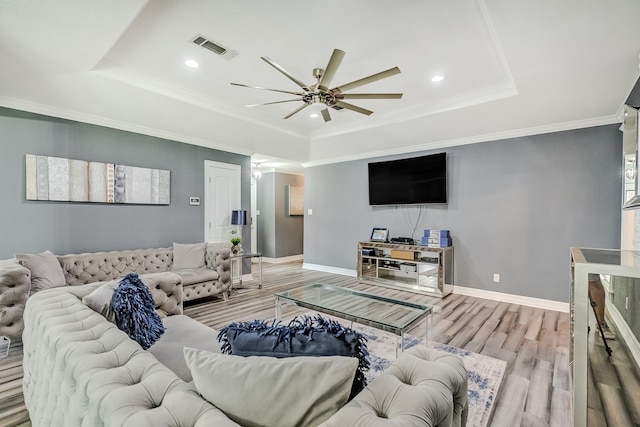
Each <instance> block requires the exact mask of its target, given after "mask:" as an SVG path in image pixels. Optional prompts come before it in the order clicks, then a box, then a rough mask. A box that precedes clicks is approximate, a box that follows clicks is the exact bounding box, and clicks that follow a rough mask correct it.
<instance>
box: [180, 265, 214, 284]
mask: <svg viewBox="0 0 640 427" xmlns="http://www.w3.org/2000/svg"><path fill="white" fill-rule="evenodd" d="M173 273H174V274H177V275H178V276H180V277H181V278H182V284H183V285H184V286H188V285H193V284H195V283H204V282H212V281H214V280H218V277H220V276H219V275H218V272H217V271H214V270H209V269H207V268H183V269H181V270H174V271H173Z"/></svg>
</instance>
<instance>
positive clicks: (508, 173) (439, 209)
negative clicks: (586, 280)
mask: <svg viewBox="0 0 640 427" xmlns="http://www.w3.org/2000/svg"><path fill="white" fill-rule="evenodd" d="M618 128H619V126H618V125H610V126H601V127H595V128H588V129H580V130H575V131H566V132H558V133H552V134H544V135H536V136H530V137H522V138H516V139H511V140H502V141H494V142H486V143H481V144H472V145H465V146H458V147H451V148H447V149H441V150H434V151H424V152H418V153H413V154H411V155H402V156H393V157H386V158H376V159H375V161H379V160H387V159H395V158H402V157H415V156H419V155H424V154H431V153H437V152H443V151H446V152H447V167H448V196H449V203H448V204H447V205H440V206H437V205H429V206H427V207H425V208H423V209H422V212H421V215H422V216H421V217H420V208H419V207H415V206H412V207H396V206H390V207H373V206H370V205H369V203H368V178H367V164H368V161H367V160H360V161H352V162H345V163H339V164H331V165H324V166H317V167H311V168H307V169H305V209H307V208H312V209H313V216H305V221H306V223H305V236H304V254H305V262H306V263H310V264H318V265H325V266H332V267H338V268H345V269H352V270H355V266H356V249H357V246H356V245H357V242H358V241H362V240H368V239H369V236H370V234H371V229H372V228H373V227H386V228H389V229H390V235H391V236H392V237H394V236H409V237H411V236H412V234H414V233H413V232H412V229H413V228H414V227H415V228H416V232H415V235H414V237H415V238H420V236H421V235H422V232H423V230H424V229H426V228H436V229H449V230H451V234H452V237H453V244H454V247H455V248H454V253H455V257H454V259H455V261H454V264H455V275H454V278H455V283H456V284H459V285H462V286H467V287H472V288H477V289H485V290H491V291H496V292H503V293H509V294H516V295H522V296H529V297H535V298H543V299H549V300H555V301H562V302H568V301H569V282H570V277H569V248H570V247H571V246H585V247H602V248H619V247H620V212H621V192H622V190H621V189H622V133H621V132H620V131H619V130H618ZM419 218H420V221H418V219H419ZM409 224H411V225H409ZM416 224H417V226H416ZM493 273H499V274H500V283H493V281H492V280H493Z"/></svg>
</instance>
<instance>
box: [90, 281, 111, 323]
mask: <svg viewBox="0 0 640 427" xmlns="http://www.w3.org/2000/svg"><path fill="white" fill-rule="evenodd" d="M119 284H120V281H119V280H111V281H109V282H106V283H104V284H103V285H101V286H100V287H98V288H97V289H94V290H93V291H92V292H91V293H90V294H89V295H86V296H85V297H84V298H82V303H83V304H84V305H86V306H88V307H89V308H91V309H92V310H93V311H95V312H96V313H99V314H101V315H103V316H104V317H105V319H107V320H108V321H109V322H111V323H116V314H115V313H114V312H113V310H112V309H111V299H112V298H113V291H115V290H116V288H117V287H118V285H119Z"/></svg>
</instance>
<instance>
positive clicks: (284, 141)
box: [0, 0, 640, 171]
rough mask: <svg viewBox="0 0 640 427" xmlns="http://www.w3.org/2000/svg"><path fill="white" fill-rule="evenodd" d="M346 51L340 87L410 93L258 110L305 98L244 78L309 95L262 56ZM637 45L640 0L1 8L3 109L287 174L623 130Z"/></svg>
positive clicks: (289, 58)
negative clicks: (588, 130)
mask: <svg viewBox="0 0 640 427" xmlns="http://www.w3.org/2000/svg"><path fill="white" fill-rule="evenodd" d="M196 35H203V36H205V37H207V38H210V39H212V40H214V41H216V42H218V43H220V44H222V45H224V46H226V47H227V48H229V49H232V50H235V51H237V52H238V55H237V56H236V57H235V58H233V59H231V60H227V59H224V58H221V57H219V56H217V55H216V54H214V53H212V52H210V51H208V50H206V49H203V48H202V47H199V46H196V45H195V44H193V43H192V42H191V40H192V39H193V37H194V36H196ZM334 48H339V49H341V50H344V51H345V52H346V56H345V58H344V60H343V61H342V64H341V66H340V67H339V69H338V71H337V73H336V75H335V78H334V79H333V84H332V86H338V85H341V84H344V83H347V82H351V81H353V80H357V79H359V78H362V77H366V76H368V75H370V74H374V73H377V72H379V71H383V70H386V69H388V68H391V67H394V66H398V67H399V68H400V69H401V71H402V73H401V74H399V75H396V76H393V77H389V78H387V79H384V80H380V81H378V82H375V83H371V84H369V85H366V86H362V87H360V88H357V89H354V90H352V91H350V92H352V93H366V92H403V93H404V96H403V97H402V99H400V100H349V102H350V103H353V104H356V105H358V106H361V107H364V108H367V109H370V110H373V111H374V113H373V114H372V115H370V116H365V115H362V114H359V113H356V112H353V111H349V110H340V111H336V110H331V115H332V118H333V120H332V121H331V122H328V123H324V121H323V120H322V118H316V119H312V118H310V117H309V112H308V109H307V110H303V111H302V112H300V113H298V114H296V115H294V116H293V117H291V118H290V119H287V120H284V119H283V117H284V116H286V115H287V114H289V113H290V112H291V111H293V110H294V109H295V108H296V107H297V106H298V105H301V103H300V104H299V103H297V102H290V103H283V104H276V105H267V106H261V107H255V108H246V107H245V105H247V104H259V103H265V102H272V101H280V100H286V99H292V98H295V97H294V96H292V95H287V94H283V93H278V92H271V91H263V90H257V89H250V88H243V87H237V86H232V85H230V83H231V82H236V83H243V84H248V85H255V86H261V87H266V88H273V89H282V90H287V91H298V90H299V87H298V86H296V85H295V84H294V83H293V82H292V81H291V80H289V79H287V78H286V77H285V76H284V75H283V74H281V73H279V72H278V71H277V70H275V69H274V68H272V67H271V66H270V65H268V64H267V63H266V62H264V61H262V60H261V59H260V57H261V56H267V57H269V58H271V59H272V60H273V61H275V62H276V63H278V64H279V65H280V66H282V67H284V68H285V69H286V70H287V71H288V72H289V73H291V74H293V75H294V76H296V77H297V78H298V79H300V80H303V81H304V82H306V83H308V84H312V83H314V82H315V81H314V79H313V76H312V70H313V68H324V67H325V66H326V64H327V62H328V60H329V57H330V56H331V52H332V51H333V49H334ZM639 53H640V2H639V1H637V0H607V1H604V0H561V1H558V0H538V1H534V0H529V1H513V0H484V1H482V0H475V1H472V0H449V1H435V0H429V1H425V0H404V1H401V2H399V1H389V0H386V1H385V0H351V1H338V0H324V1H321V2H318V1H305V0H271V1H248V0H216V1H212V0H182V1H178V0H162V1H159V0H158V1H154V0H152V1H144V0H91V1H87V0H57V1H55V2H52V1H42V0H39V1H36V0H21V1H18V0H0V64H2V65H1V66H0V105H2V106H6V107H10V108H16V109H21V110H26V111H32V112H36V113H42V114H48V115H52V116H56V117H63V118H68V119H73V120H78V121H82V122H88V123H94V124H99V125H105V126H110V127H114V128H118V129H124V130H130V131H134V132H139V133H144V134H150V135H154V136H160V137H165V138H170V139H175V140H178V141H183V142H186V143H192V144H198V145H203V146H207V147H212V148H219V149H223V150H227V151H232V152H238V153H241V154H246V155H251V156H253V158H254V159H255V160H257V161H260V162H261V163H263V166H267V167H277V168H279V169H281V170H289V171H295V170H298V169H299V165H300V163H304V164H305V165H317V164H323V163H329V162H333V161H343V160H350V159H357V158H365V157H372V156H377V155H385V154H393V153H402V152H410V151H416V150H422V149H430V148H441V147H447V146H451V145H457V144H466V143H474V142H481V141H487V140H495V139H501V138H508V137H512V136H519V135H526V134H534V133H542V132H550V131H556V130H564V129H573V128H580V127H586V126H592V125H599V124H607V123H615V122H618V121H620V114H621V107H622V104H623V103H624V100H625V99H626V97H627V96H628V94H629V92H630V91H631V88H632V87H633V85H634V83H635V81H636V80H637V78H638V74H639V70H638V64H639V59H638V54H639ZM189 58H191V59H195V60H197V61H198V62H199V63H200V67H199V68H197V69H189V68H187V67H185V66H184V60H185V59H189ZM435 74H442V75H443V76H445V80H444V81H442V82H440V83H432V82H431V77H432V76H433V75H435ZM292 165H293V166H292Z"/></svg>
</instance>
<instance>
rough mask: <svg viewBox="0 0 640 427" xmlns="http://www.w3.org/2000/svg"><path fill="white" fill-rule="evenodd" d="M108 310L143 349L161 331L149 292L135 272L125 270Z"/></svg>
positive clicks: (156, 338)
mask: <svg viewBox="0 0 640 427" xmlns="http://www.w3.org/2000/svg"><path fill="white" fill-rule="evenodd" d="M111 310H113V312H114V314H115V318H116V325H117V326H118V328H120V329H121V330H123V331H124V332H126V333H127V335H129V338H131V339H132V340H134V341H136V342H137V343H138V344H140V346H142V348H143V349H145V350H146V349H148V348H149V347H151V346H152V345H153V343H155V342H156V341H157V340H158V339H160V337H161V336H162V334H164V326H163V325H162V319H160V316H159V315H158V313H156V304H155V302H154V301H153V298H152V297H151V293H150V292H149V289H148V288H147V286H146V285H145V284H144V283H142V280H140V278H139V277H138V275H137V274H136V273H130V274H127V275H126V276H125V278H124V279H122V280H121V281H120V284H119V285H118V287H117V288H116V290H115V291H113V296H112V298H111Z"/></svg>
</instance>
